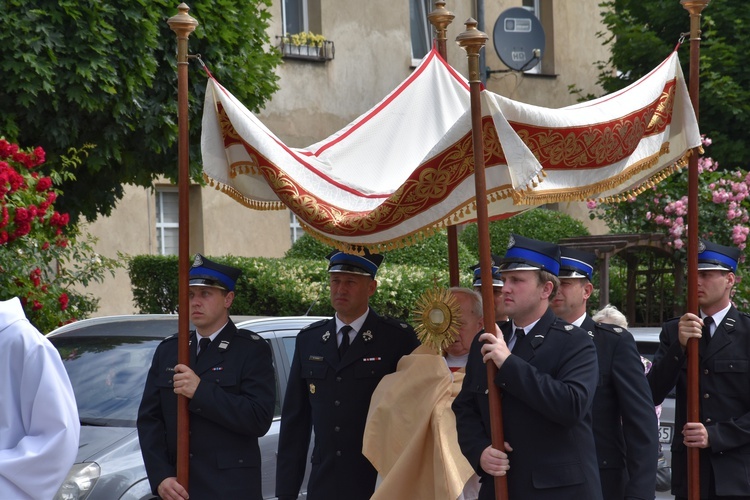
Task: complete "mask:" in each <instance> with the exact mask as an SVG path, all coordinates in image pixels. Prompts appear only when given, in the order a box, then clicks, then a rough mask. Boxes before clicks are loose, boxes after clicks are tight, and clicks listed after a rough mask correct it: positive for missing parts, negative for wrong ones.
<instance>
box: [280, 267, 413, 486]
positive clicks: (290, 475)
mask: <svg viewBox="0 0 750 500" xmlns="http://www.w3.org/2000/svg"><path fill="white" fill-rule="evenodd" d="M328 260H329V265H328V273H329V281H330V288H331V305H332V306H333V308H334V309H335V311H336V315H335V316H334V317H333V318H331V319H330V320H324V321H319V322H316V323H313V324H312V325H310V326H309V327H308V328H306V329H304V330H302V331H301V332H300V333H299V334H298V335H297V341H296V347H295V352H294V358H293V360H292V366H291V370H290V373H289V382H288V385H287V389H286V397H285V398H284V406H283V408H282V412H281V432H280V434H279V450H278V458H277V467H276V496H277V497H278V498H279V500H291V499H296V498H297V495H298V493H299V490H300V486H301V484H302V479H303V477H304V474H305V462H306V459H307V450H308V447H309V443H310V431H311V430H313V431H314V434H315V447H314V449H313V454H312V470H311V473H310V479H309V481H308V490H307V498H308V500H339V499H340V500H359V499H362V500H364V499H369V498H370V496H371V495H372V494H373V491H374V490H375V480H376V477H377V472H376V470H375V468H374V467H373V466H372V465H371V464H370V462H369V461H368V460H367V458H365V456H364V455H363V454H362V436H363V434H364V428H365V421H366V419H367V411H368V408H369V405H370V397H371V395H372V393H373V391H374V390H375V387H377V385H378V382H380V379H382V378H383V376H385V375H386V374H388V373H392V372H394V371H396V366H397V364H398V361H399V359H401V356H404V355H406V354H409V353H411V351H413V350H414V349H415V348H416V347H417V346H418V345H419V341H418V340H417V337H416V334H415V333H414V330H413V329H412V328H411V327H410V326H408V325H407V324H406V323H404V322H401V321H397V320H393V319H390V318H386V317H383V316H379V315H378V314H377V313H375V311H373V310H372V309H370V307H369V299H370V297H371V296H372V295H373V294H374V293H375V290H376V289H377V281H375V274H376V273H377V270H378V267H379V266H380V264H381V263H382V260H383V257H382V255H377V254H370V253H369V252H365V254H364V255H363V256H360V255H353V254H348V253H344V252H333V253H331V254H330V255H329V256H328Z"/></svg>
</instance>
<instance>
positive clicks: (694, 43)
mask: <svg viewBox="0 0 750 500" xmlns="http://www.w3.org/2000/svg"><path fill="white" fill-rule="evenodd" d="M709 1H710V0H680V3H681V4H682V6H683V7H684V8H685V9H686V10H687V11H688V12H689V13H690V76H689V82H688V89H689V92H690V100H691V102H692V103H693V109H694V110H695V120H696V122H698V116H699V115H698V103H699V98H698V97H699V95H700V87H699V82H700V51H701V29H700V25H701V12H702V11H703V9H704V8H706V6H707V5H708V3H709ZM687 230H688V248H687V267H688V283H687V307H688V311H689V312H691V313H693V314H696V315H698V314H699V310H698V293H697V292H698V148H696V149H694V150H693V154H691V155H690V161H689V163H688V227H687ZM687 361H688V368H687V421H688V422H700V399H699V396H698V392H699V389H700V388H699V387H698V386H699V383H698V369H699V367H698V339H696V338H692V339H690V340H689V341H688V345H687ZM687 458H688V500H699V499H700V495H701V488H700V449H698V448H688V457H687Z"/></svg>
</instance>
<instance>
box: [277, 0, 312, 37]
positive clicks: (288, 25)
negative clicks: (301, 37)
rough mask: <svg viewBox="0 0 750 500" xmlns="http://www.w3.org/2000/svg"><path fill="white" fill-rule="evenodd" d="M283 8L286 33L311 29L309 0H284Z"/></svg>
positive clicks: (282, 13)
mask: <svg viewBox="0 0 750 500" xmlns="http://www.w3.org/2000/svg"><path fill="white" fill-rule="evenodd" d="M281 8H282V12H281V15H282V16H283V19H284V34H287V33H292V34H294V33H301V32H303V31H310V24H309V18H308V6H307V0H284V2H283V3H282V4H281Z"/></svg>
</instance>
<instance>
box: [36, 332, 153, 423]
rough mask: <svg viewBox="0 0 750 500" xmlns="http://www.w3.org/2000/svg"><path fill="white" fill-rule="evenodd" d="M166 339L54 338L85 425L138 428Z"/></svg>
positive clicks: (52, 340)
mask: <svg viewBox="0 0 750 500" xmlns="http://www.w3.org/2000/svg"><path fill="white" fill-rule="evenodd" d="M161 340H162V339H159V338H154V339H149V338H143V337H119V336H117V337H110V336H107V337H67V338H51V339H50V341H51V342H52V343H53V344H54V345H55V347H56V348H57V350H58V351H59V352H60V357H61V358H62V360H63V363H64V364H65V369H66V370H67V371H68V376H69V377H70V382H71V384H72V385H73V391H74V392H75V397H76V402H77V403H78V414H79V416H80V419H81V424H82V425H96V426H105V427H135V421H136V417H137V415H138V406H139V405H140V403H141V396H142V394H143V385H144V384H145V382H146V374H147V372H148V369H149V366H151V359H152V357H153V355H154V350H155V349H156V346H157V345H159V342H161Z"/></svg>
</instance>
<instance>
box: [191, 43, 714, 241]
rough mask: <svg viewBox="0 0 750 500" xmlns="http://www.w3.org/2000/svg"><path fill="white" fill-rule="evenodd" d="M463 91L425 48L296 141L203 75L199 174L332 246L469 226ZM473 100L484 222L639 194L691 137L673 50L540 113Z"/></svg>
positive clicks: (685, 149)
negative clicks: (335, 127) (385, 91)
mask: <svg viewBox="0 0 750 500" xmlns="http://www.w3.org/2000/svg"><path fill="white" fill-rule="evenodd" d="M469 99H470V96H469V85H468V83H467V81H466V80H465V79H464V78H463V77H462V76H461V75H460V74H459V73H458V72H457V71H456V70H455V69H453V68H452V67H451V66H450V65H448V64H447V63H446V62H445V61H444V60H443V59H442V58H441V57H440V56H439V55H438V53H437V52H436V51H435V50H433V51H432V52H431V53H430V54H428V55H427V56H426V57H425V58H424V60H423V61H422V63H421V64H420V65H419V66H418V67H417V68H416V70H415V71H414V72H413V73H412V74H411V75H410V76H409V78H407V79H406V80H405V81H404V82H403V83H401V85H399V86H398V87H397V88H396V89H394V90H393V91H392V92H391V93H390V94H389V95H388V96H386V97H385V98H384V99H383V100H382V101H381V102H379V103H378V104H377V105H376V106H374V107H373V108H372V109H370V110H369V111H367V112H366V113H365V114H363V115H362V116H360V117H359V118H357V119H356V120H354V121H353V122H351V123H350V124H349V125H347V126H346V127H345V128H343V129H342V130H340V131H338V132H336V133H335V134H333V135H331V136H330V137H328V138H326V139H324V140H322V141H320V142H317V143H315V144H312V145H310V146H308V147H305V148H292V147H289V146H287V145H285V144H284V143H283V141H281V140H280V139H279V138H278V137H277V136H276V135H275V134H274V133H273V132H272V131H271V130H269V129H268V128H267V127H265V126H264V125H263V123H262V122H261V121H260V120H259V119H258V118H257V117H256V116H254V115H253V114H252V113H251V112H250V111H249V110H248V109H247V108H246V107H245V106H244V105H243V104H242V103H241V102H239V101H238V100H237V99H236V98H235V97H234V96H232V94H231V93H230V92H229V91H228V90H227V89H226V88H224V87H223V86H222V85H220V84H219V82H217V81H216V80H215V79H214V78H213V77H209V80H208V84H207V89H206V100H205V105H204V110H203V132H202V138H201V147H202V155H203V168H204V176H205V178H206V180H207V182H208V183H209V184H210V185H213V186H215V187H216V188H217V189H220V190H222V191H223V192H225V193H227V194H228V195H230V196H232V197H233V198H235V199H236V200H237V201H239V202H240V203H242V204H244V205H245V206H247V207H249V208H253V209H260V210H273V209H284V208H289V209H290V210H291V211H292V212H294V214H295V215H296V216H297V218H298V219H299V221H300V224H301V225H302V226H303V227H304V228H305V230H306V231H307V232H308V233H309V234H311V235H312V236H314V237H316V238H317V239H319V240H321V241H323V242H325V243H327V244H330V245H332V246H334V247H337V248H339V249H342V250H347V251H358V250H361V249H362V247H367V248H368V249H370V250H371V251H374V252H383V251H387V250H391V249H394V248H398V247H401V246H404V245H408V244H411V243H413V242H415V241H417V240H418V239H420V238H422V237H425V236H429V235H431V234H433V233H434V232H435V231H436V230H438V229H440V228H442V227H445V226H448V225H454V224H463V223H467V222H474V221H475V220H476V215H475V209H476V201H475V196H476V194H475V183H474V178H473V174H474V160H473V155H472V139H471V133H472V131H471V110H470V100H469ZM481 102H482V136H483V145H484V157H485V166H486V174H485V175H486V185H487V192H486V196H487V203H488V210H489V216H490V218H491V219H499V218H505V217H510V216H512V215H514V214H516V213H519V212H521V211H524V210H527V209H529V208H532V207H534V206H538V205H541V204H544V203H553V202H564V201H582V200H587V199H597V200H600V201H602V200H618V199H624V198H625V197H627V196H634V195H637V194H639V193H640V192H642V191H643V190H645V189H647V188H648V187H650V186H651V185H653V184H654V183H655V182H658V181H659V180H661V179H663V178H665V177H666V176H667V175H669V174H670V173H672V172H673V171H675V170H676V169H679V168H681V167H682V166H684V165H685V164H686V162H687V158H688V156H689V154H690V151H691V149H692V148H695V147H700V143H701V141H700V132H699V130H698V124H697V121H696V119H695V113H694V112H693V108H692V104H691V102H690V98H689V95H688V91H687V87H686V86H685V81H684V77H683V74H682V70H681V68H680V64H679V59H678V57H677V50H675V51H674V52H672V53H671V54H670V56H669V57H668V58H667V59H665V60H664V61H663V62H662V63H661V64H660V65H659V66H658V67H656V68H655V69H654V70H652V71H651V72H650V73H649V74H647V75H646V76H644V77H643V78H641V79H640V80H638V81H637V82H635V83H633V84H632V85H630V86H628V87H626V88H625V89H622V90H620V91H618V92H616V93H613V94H609V95H606V96H604V97H601V98H599V99H596V100H593V101H588V102H585V103H581V104H577V105H574V106H569V107H565V108H560V109H550V108H543V107H539V106H532V105H529V104H524V103H520V102H517V101H513V100H511V99H508V98H505V97H502V96H500V95H497V94H493V93H492V92H489V91H487V90H483V91H482V96H481Z"/></svg>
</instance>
